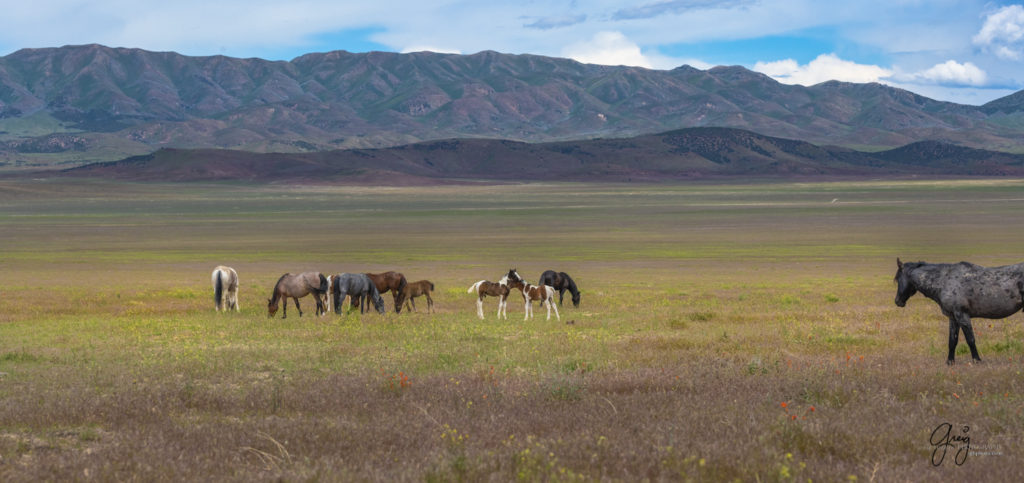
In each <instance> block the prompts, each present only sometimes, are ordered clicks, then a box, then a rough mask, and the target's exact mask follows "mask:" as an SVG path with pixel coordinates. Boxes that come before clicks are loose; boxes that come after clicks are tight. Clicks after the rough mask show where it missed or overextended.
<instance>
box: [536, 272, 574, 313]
mask: <svg viewBox="0 0 1024 483" xmlns="http://www.w3.org/2000/svg"><path fill="white" fill-rule="evenodd" d="M537 285H540V286H542V287H543V286H544V285H550V286H552V287H554V288H555V290H558V305H562V297H563V296H565V291H566V290H568V291H569V293H571V294H572V305H573V307H579V306H580V290H579V289H578V288H576V282H574V281H573V280H572V277H570V276H569V274H568V273H565V272H556V271H554V270H546V271H544V273H542V274H541V275H540V281H539V282H537Z"/></svg>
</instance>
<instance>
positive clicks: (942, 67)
mask: <svg viewBox="0 0 1024 483" xmlns="http://www.w3.org/2000/svg"><path fill="white" fill-rule="evenodd" d="M908 80H911V81H917V82H923V83H927V84H941V85H960V86H983V85H985V84H986V83H987V82H988V74H986V73H985V71H983V70H981V69H979V68H978V66H976V65H974V64H972V63H970V62H964V63H963V64H961V63H959V62H957V61H955V60H947V61H945V62H943V63H941V64H936V65H934V66H932V67H931V68H929V69H927V70H924V71H922V72H918V73H916V74H913V75H912V76H910V79H908Z"/></svg>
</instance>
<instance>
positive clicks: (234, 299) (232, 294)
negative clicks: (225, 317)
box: [210, 265, 240, 312]
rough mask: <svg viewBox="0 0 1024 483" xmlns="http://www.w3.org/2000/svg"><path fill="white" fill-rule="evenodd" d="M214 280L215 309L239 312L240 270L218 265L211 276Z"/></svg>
mask: <svg viewBox="0 0 1024 483" xmlns="http://www.w3.org/2000/svg"><path fill="white" fill-rule="evenodd" d="M210 278H211V281H212V282H213V303H214V307H215V309H216V310H217V311H218V312H220V311H221V310H234V311H235V312H238V311H239V310H240V308H239V307H238V272H235V269H233V268H231V267H226V266H224V265H218V266H217V268H214V269H213V274H212V275H211V276H210Z"/></svg>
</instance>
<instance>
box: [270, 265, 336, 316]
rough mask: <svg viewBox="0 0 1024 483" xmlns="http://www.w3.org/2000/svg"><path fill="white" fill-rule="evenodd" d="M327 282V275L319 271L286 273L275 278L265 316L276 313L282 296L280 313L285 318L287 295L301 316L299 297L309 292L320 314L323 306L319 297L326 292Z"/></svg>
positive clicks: (286, 313)
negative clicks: (282, 306) (296, 273)
mask: <svg viewBox="0 0 1024 483" xmlns="http://www.w3.org/2000/svg"><path fill="white" fill-rule="evenodd" d="M327 284H328V282H327V277H325V276H324V275H323V274H322V273H320V272H303V273H300V274H298V275H292V274H290V273H286V274H284V275H281V278H279V279H278V280H277V284H275V285H274V292H273V293H272V294H271V297H270V298H269V299H267V317H273V316H274V314H276V313H277V308H278V301H280V300H281V299H282V298H283V299H284V310H283V312H284V313H283V314H282V315H281V318H282V319H284V318H287V317H288V298H289V297H291V298H292V300H294V301H295V309H296V310H298V311H299V317H302V307H299V298H300V297H305V296H307V295H309V294H313V299H314V300H316V313H317V315H320V314H322V313H323V312H324V306H323V303H322V302H321V298H322V297H323V294H324V293H325V292H327Z"/></svg>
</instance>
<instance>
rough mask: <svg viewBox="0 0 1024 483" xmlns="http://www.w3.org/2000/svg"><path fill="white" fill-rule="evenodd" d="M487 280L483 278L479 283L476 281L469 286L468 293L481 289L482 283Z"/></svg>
mask: <svg viewBox="0 0 1024 483" xmlns="http://www.w3.org/2000/svg"><path fill="white" fill-rule="evenodd" d="M485 281H486V280H481V281H479V282H477V283H474V284H473V285H470V286H469V290H466V293H473V292H477V291H479V290H480V284H482V283H484V282H485Z"/></svg>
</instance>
